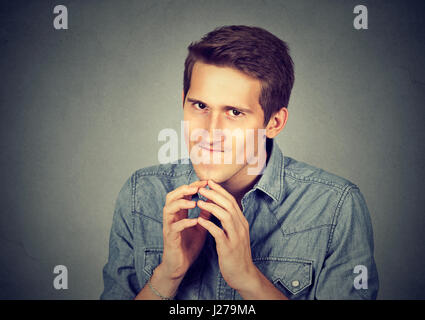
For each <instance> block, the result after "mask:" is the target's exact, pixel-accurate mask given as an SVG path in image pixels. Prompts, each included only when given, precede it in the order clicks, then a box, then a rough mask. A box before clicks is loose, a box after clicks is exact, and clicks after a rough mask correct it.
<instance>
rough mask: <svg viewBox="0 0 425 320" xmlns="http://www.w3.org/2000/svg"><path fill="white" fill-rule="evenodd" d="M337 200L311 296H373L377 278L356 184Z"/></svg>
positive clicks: (366, 216)
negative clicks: (333, 218)
mask: <svg viewBox="0 0 425 320" xmlns="http://www.w3.org/2000/svg"><path fill="white" fill-rule="evenodd" d="M341 201H342V203H341V204H340V207H339V211H337V212H336V216H335V220H336V222H335V223H334V224H333V229H332V231H331V235H330V238H329V244H328V252H327V255H326V259H325V261H324V264H323V268H322V269H321V270H320V273H319V275H318V280H317V281H318V282H317V287H316V292H315V298H316V299H341V300H353V299H376V297H377V294H378V289H379V280H378V272H377V268H376V264H375V259H374V256H373V251H374V243H373V230H372V223H371V220H370V214H369V210H368V208H367V205H366V202H365V199H364V197H363V195H362V194H361V192H360V190H359V189H358V188H357V187H351V188H350V189H349V190H348V191H347V192H346V193H345V194H344V195H343V198H342V199H341Z"/></svg>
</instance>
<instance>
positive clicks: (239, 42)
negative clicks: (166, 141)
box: [101, 26, 378, 299]
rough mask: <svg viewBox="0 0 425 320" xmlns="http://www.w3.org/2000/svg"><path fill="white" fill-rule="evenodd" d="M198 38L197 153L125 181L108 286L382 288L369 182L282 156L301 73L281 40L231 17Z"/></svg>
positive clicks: (144, 294)
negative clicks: (232, 22)
mask: <svg viewBox="0 0 425 320" xmlns="http://www.w3.org/2000/svg"><path fill="white" fill-rule="evenodd" d="M188 49H189V54H188V57H187V58H186V62H185V71H184V88H183V112H184V120H185V121H187V122H186V123H187V124H188V125H187V131H186V136H185V138H186V142H187V145H188V150H189V154H190V159H189V161H187V163H181V162H182V161H181V162H180V163H177V164H176V163H174V164H164V165H157V166H152V167H149V168H144V169H140V170H138V171H136V172H135V173H134V174H133V175H132V176H131V177H130V178H129V179H128V180H127V181H126V183H125V184H124V186H123V188H122V189H121V191H120V193H119V195H118V199H117V202H116V209H115V213H114V218H113V224H112V229H111V235H110V244H109V246H110V251H109V259H108V262H107V264H106V265H105V267H104V270H103V276H104V285H105V287H104V291H103V293H102V295H101V298H102V299H173V298H175V299H358V298H363V299H374V298H376V295H377V291H378V276H377V270H376V266H375V262H374V258H373V234H372V226H371V221H370V217H369V212H368V209H367V206H366V203H365V200H364V198H363V196H362V194H361V193H360V191H359V188H358V187H357V186H356V185H354V184H353V183H351V182H350V181H348V180H346V179H343V178H341V177H338V176H335V175H333V174H331V173H328V172H326V171H324V170H321V169H319V168H315V167H313V166H311V165H308V164H306V163H303V162H299V161H297V160H295V159H292V158H290V157H287V156H285V157H284V156H283V155H282V152H281V150H280V148H279V146H278V145H277V143H276V142H275V141H274V139H273V138H274V137H276V136H277V135H278V134H279V132H280V131H282V129H283V128H284V126H285V124H286V121H287V119H288V108H287V107H288V102H289V97H290V93H291V89H292V86H293V82H294V70H293V63H292V60H291V58H290V56H289V52H288V48H287V46H286V44H285V42H283V41H282V40H280V39H278V38H277V37H275V36H274V35H272V34H271V33H269V32H267V31H266V30H264V29H261V28H257V27H248V26H226V27H222V28H218V29H215V30H214V31H212V32H210V33H208V34H207V35H206V36H204V37H203V38H202V39H201V40H200V41H199V42H197V43H193V44H191V45H190V46H189V48H188ZM217 132H219V133H220V134H216V133H217ZM252 137H254V139H251V138H252ZM258 137H259V138H258ZM199 154H201V156H199ZM248 154H250V156H248ZM241 155H246V157H245V156H243V157H240V156H241ZM241 159H242V160H241ZM254 160H255V161H254Z"/></svg>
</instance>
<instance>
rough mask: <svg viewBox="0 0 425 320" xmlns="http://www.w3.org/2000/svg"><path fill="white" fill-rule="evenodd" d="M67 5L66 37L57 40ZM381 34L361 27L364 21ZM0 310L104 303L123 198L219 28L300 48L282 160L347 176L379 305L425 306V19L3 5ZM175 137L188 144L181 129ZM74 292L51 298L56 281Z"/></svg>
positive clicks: (420, 12)
mask: <svg viewBox="0 0 425 320" xmlns="http://www.w3.org/2000/svg"><path fill="white" fill-rule="evenodd" d="M57 4H63V5H66V6H67V8H68V14H69V29H68V30H62V31H58V30H55V29H54V28H53V19H54V14H53V8H54V6H55V5H57ZM357 4H364V5H366V6H367V7H368V10H369V29H368V30H362V31H357V30H355V29H354V28H353V19H354V14H353V8H354V6H355V5H357ZM0 8H1V11H0V52H1V60H0V75H1V85H0V106H1V126H0V130H1V139H0V141H1V158H0V159H1V160H0V161H1V184H2V189H1V200H2V203H1V215H0V261H1V264H0V298H3V299H98V297H99V295H100V293H101V291H102V288H103V282H102V267H103V265H104V264H105V262H106V259H107V255H108V238H109V231H110V227H111V222H112V214H113V208H114V203H115V199H116V197H117V195H118V191H119V190H120V188H121V186H122V185H123V183H124V181H125V180H126V179H127V178H128V177H129V175H130V174H131V173H132V172H134V171H135V170H137V169H139V168H141V167H145V166H148V165H154V164H157V163H158V161H157V151H158V149H159V147H160V146H161V145H162V142H161V143H160V142H158V139H157V136H158V133H159V131H160V130H161V129H163V128H175V129H176V130H179V128H180V119H181V118H182V109H181V91H182V79H183V67H184V66H183V62H184V59H185V57H186V52H187V49H186V48H187V46H188V45H189V43H190V42H191V41H196V40H198V39H199V38H200V37H201V36H202V35H204V34H205V33H207V32H208V31H210V30H212V29H213V28H215V27H218V26H221V25H230V24H247V25H256V26H260V27H263V28H265V29H267V30H269V31H270V32H272V33H274V34H275V35H276V36H278V37H280V38H282V39H283V40H285V41H287V42H288V43H289V45H290V48H291V52H292V56H293V60H294V62H295V69H296V81H295V87H294V90H293V94H292V97H291V101H290V105H289V121H288V124H287V127H286V128H285V129H284V130H283V132H282V133H281V134H280V135H279V137H278V138H277V140H278V142H279V144H280V146H281V147H282V149H283V151H284V153H285V154H286V155H288V156H291V157H294V158H295V159H297V160H301V161H304V162H307V163H310V164H312V165H315V166H318V167H321V168H323V169H325V170H328V171H330V172H333V173H335V174H338V175H340V176H343V177H345V178H347V179H349V180H351V181H352V182H354V183H356V184H357V185H358V186H359V187H360V189H361V191H362V193H363V194H364V196H365V198H366V201H367V204H368V207H369V210H370V213H371V217H372V222H373V227H374V234H375V250H376V261H377V265H378V271H379V274H380V281H381V290H380V293H379V296H378V298H380V299H424V298H425V293H424V289H425V276H424V273H423V270H425V250H424V238H425V237H424V231H425V218H424V205H425V200H424V199H425V197H424V196H423V195H422V192H423V191H422V186H423V181H424V178H425V171H424V152H423V145H424V138H425V130H424V125H423V124H424V120H425V117H424V115H425V111H424V108H423V107H424V101H425V100H424V95H425V94H424V88H425V80H424V78H423V77H424V74H425V73H424V65H425V64H424V56H423V54H424V47H425V43H424V39H425V37H424V31H425V25H424V24H425V23H424V19H423V17H424V14H425V11H424V5H423V4H422V3H421V2H414V1H405V2H404V1H337V0H334V1H300V0H298V1H228V0H226V1H136V0H134V1H62V0H61V1H25V2H24V1H7V2H5V1H2V2H1V5H0ZM178 132H179V131H178ZM59 264H63V265H65V266H67V267H68V271H69V283H68V284H69V289H68V290H60V291H57V290H55V289H54V288H53V285H52V283H53V279H54V276H55V275H54V274H53V268H54V266H55V265H59Z"/></svg>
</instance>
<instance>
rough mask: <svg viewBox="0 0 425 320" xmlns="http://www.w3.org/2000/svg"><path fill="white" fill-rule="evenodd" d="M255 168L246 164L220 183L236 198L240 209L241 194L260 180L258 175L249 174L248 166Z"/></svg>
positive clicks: (267, 150)
mask: <svg viewBox="0 0 425 320" xmlns="http://www.w3.org/2000/svg"><path fill="white" fill-rule="evenodd" d="M270 153H271V152H270V149H269V148H267V149H266V162H265V164H264V165H265V166H267V163H268V162H269V156H270ZM250 167H251V168H255V166H253V165H247V166H245V167H243V168H242V169H241V170H240V171H238V172H237V173H236V174H235V175H234V176H233V177H232V178H230V179H229V180H227V181H225V182H223V183H221V186H222V187H223V188H224V189H226V190H227V191H228V192H229V193H230V194H232V196H233V197H234V198H235V199H236V201H237V203H238V205H239V207H240V208H241V209H242V206H241V202H242V198H243V196H244V195H245V194H246V193H247V192H248V191H249V190H251V189H252V187H253V186H254V185H255V184H256V183H257V182H258V180H260V178H261V174H260V175H249V174H248V168H250Z"/></svg>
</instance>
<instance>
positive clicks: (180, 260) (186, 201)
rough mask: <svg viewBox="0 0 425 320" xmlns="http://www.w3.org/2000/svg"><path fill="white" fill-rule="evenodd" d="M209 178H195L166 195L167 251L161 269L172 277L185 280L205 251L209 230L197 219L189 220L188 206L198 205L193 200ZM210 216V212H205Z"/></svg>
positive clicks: (165, 231)
mask: <svg viewBox="0 0 425 320" xmlns="http://www.w3.org/2000/svg"><path fill="white" fill-rule="evenodd" d="M206 185H207V181H195V182H193V183H192V184H190V185H183V186H180V187H178V188H177V189H175V190H173V191H171V192H170V193H168V194H167V196H166V202H165V206H164V209H163V240H164V252H163V256H162V262H161V265H160V266H161V268H160V269H161V270H162V271H164V272H165V274H167V275H168V276H169V277H170V278H171V279H182V278H183V277H184V275H185V274H186V272H187V270H188V269H189V267H190V266H191V264H192V263H193V262H194V261H195V260H196V258H197V257H198V255H199V252H200V251H201V249H202V247H203V245H204V243H205V237H206V230H205V229H204V228H202V227H201V226H200V225H198V220H197V219H188V218H187V215H188V209H191V208H194V207H195V206H196V202H195V201H191V199H192V195H194V194H195V193H197V192H198V189H199V188H200V187H205V186H206ZM201 215H202V216H203V217H204V218H206V219H209V217H210V214H209V213H206V212H201Z"/></svg>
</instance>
